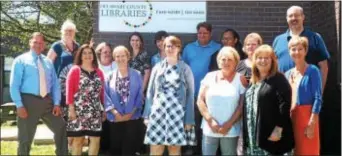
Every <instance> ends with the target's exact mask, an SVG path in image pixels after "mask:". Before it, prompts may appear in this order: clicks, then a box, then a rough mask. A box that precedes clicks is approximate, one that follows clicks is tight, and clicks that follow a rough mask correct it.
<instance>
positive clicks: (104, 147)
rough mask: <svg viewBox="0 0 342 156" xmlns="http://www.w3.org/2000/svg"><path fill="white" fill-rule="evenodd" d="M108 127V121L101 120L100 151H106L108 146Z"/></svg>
mask: <svg viewBox="0 0 342 156" xmlns="http://www.w3.org/2000/svg"><path fill="white" fill-rule="evenodd" d="M109 134H110V127H109V121H108V120H106V121H104V122H102V132H101V140H100V151H101V152H106V151H108V150H109V147H110V135H109Z"/></svg>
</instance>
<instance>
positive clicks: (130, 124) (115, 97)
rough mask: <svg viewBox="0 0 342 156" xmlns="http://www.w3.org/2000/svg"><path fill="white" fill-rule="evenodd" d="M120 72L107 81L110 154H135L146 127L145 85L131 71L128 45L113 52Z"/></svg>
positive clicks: (106, 107) (115, 70)
mask: <svg viewBox="0 0 342 156" xmlns="http://www.w3.org/2000/svg"><path fill="white" fill-rule="evenodd" d="M113 57H114V59H115V60H116V63H117V69H114V70H113V72H112V73H110V75H109V76H108V77H107V78H106V82H105V111H106V113H107V119H108V121H109V127H110V134H109V135H110V154H111V155H135V153H136V152H137V151H138V150H139V149H138V148H139V147H140V144H139V143H140V142H137V140H136V139H137V137H138V135H139V134H138V133H139V132H140V131H139V126H140V125H141V124H142V123H141V122H142V121H141V120H139V119H140V118H141V112H142V105H143V101H142V100H143V92H142V91H143V82H142V78H141V76H140V74H139V72H138V71H136V70H135V69H133V68H130V67H129V65H128V60H129V59H130V57H131V56H130V52H129V51H128V49H127V48H126V47H125V46H117V47H115V48H114V50H113Z"/></svg>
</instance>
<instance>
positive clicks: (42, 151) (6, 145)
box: [0, 141, 55, 155]
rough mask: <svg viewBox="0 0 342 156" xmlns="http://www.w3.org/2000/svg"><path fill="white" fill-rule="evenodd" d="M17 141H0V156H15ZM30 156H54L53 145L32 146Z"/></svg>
mask: <svg viewBox="0 0 342 156" xmlns="http://www.w3.org/2000/svg"><path fill="white" fill-rule="evenodd" d="M17 148H18V142H17V141H1V153H0V155H17ZM30 155H55V145H34V144H32V148H31V152H30Z"/></svg>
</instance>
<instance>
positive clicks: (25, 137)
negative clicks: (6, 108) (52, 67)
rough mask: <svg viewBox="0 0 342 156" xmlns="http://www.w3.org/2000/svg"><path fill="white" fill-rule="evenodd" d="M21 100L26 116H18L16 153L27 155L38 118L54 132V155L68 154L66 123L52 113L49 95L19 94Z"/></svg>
mask: <svg viewBox="0 0 342 156" xmlns="http://www.w3.org/2000/svg"><path fill="white" fill-rule="evenodd" d="M21 98H22V102H23V105H24V107H25V108H26V111H27V113H28V117H27V118H26V119H22V118H20V117H18V118H17V119H18V142H19V146H18V153H17V154H18V155H29V154H30V150H31V144H32V141H33V138H34V135H35V133H36V129H37V125H38V122H39V119H42V120H43V122H44V123H45V124H46V125H47V126H48V128H49V129H50V130H51V131H52V132H53V133H54V140H55V144H56V151H55V153H56V155H68V141H67V137H66V123H65V121H64V120H63V118H62V117H61V116H54V115H53V114H52V109H53V107H54V106H53V103H52V99H51V98H50V96H47V97H46V98H41V97H38V96H34V95H29V94H21Z"/></svg>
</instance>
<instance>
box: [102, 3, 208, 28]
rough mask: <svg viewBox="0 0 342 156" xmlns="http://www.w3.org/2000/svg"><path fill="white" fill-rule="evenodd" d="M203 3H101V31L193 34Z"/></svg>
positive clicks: (203, 16)
mask: <svg viewBox="0 0 342 156" xmlns="http://www.w3.org/2000/svg"><path fill="white" fill-rule="evenodd" d="M206 15H207V12H206V2H149V1H145V2H100V3H99V31H100V32H134V31H138V32H157V31H159V30H165V31H167V32H173V33H195V32H196V25H197V24H198V23H199V22H203V21H206Z"/></svg>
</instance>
